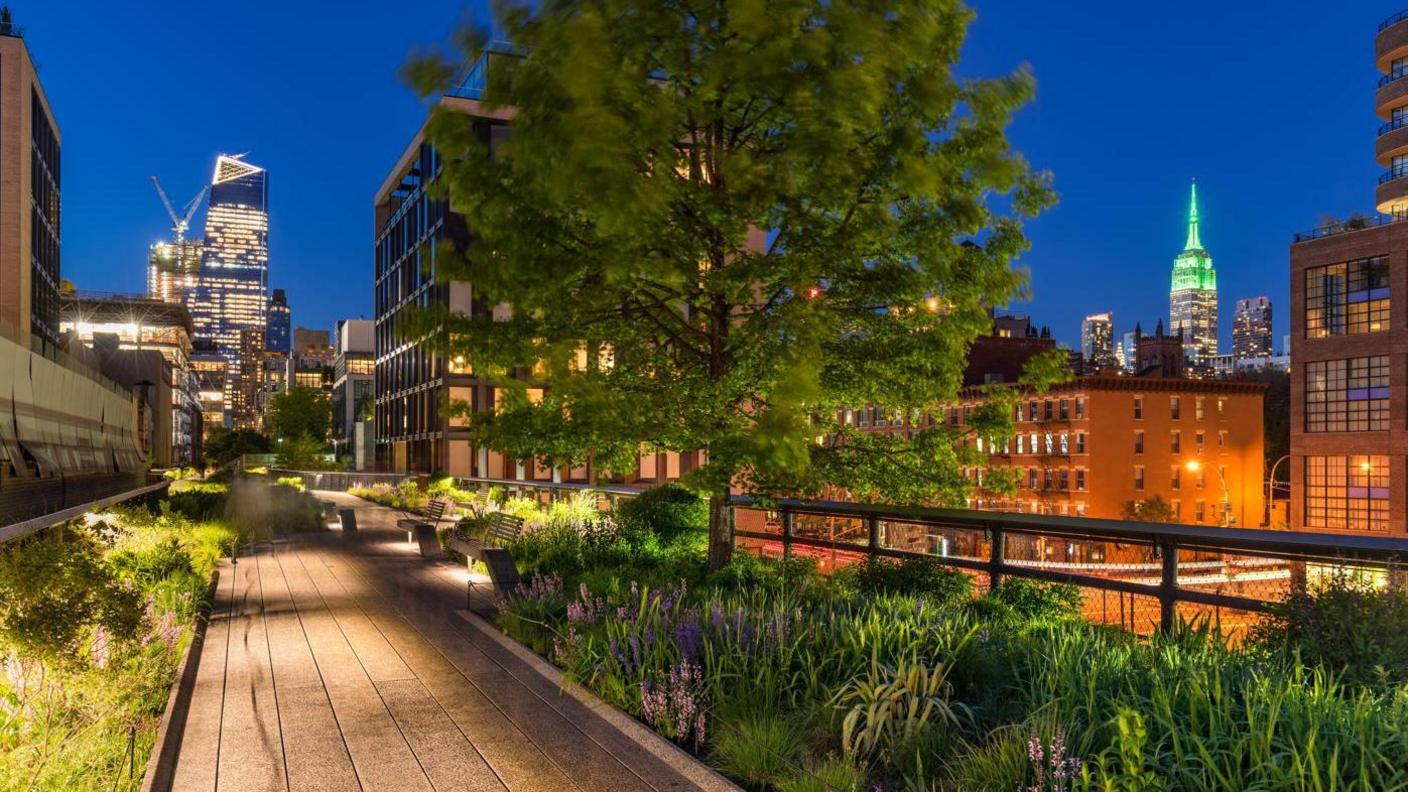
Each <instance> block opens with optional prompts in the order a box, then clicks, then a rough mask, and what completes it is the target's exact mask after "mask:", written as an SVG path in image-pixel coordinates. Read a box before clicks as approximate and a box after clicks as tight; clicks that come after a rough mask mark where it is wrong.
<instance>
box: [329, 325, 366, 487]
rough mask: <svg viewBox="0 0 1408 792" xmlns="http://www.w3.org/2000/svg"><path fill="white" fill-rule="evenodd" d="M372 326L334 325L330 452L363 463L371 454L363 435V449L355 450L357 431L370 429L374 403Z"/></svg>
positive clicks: (356, 446)
mask: <svg viewBox="0 0 1408 792" xmlns="http://www.w3.org/2000/svg"><path fill="white" fill-rule="evenodd" d="M374 328H375V323H374V322H372V321H371V320H369V319H345V320H342V321H340V322H338V323H337V356H336V357H335V358H334V359H333V375H332V376H333V379H332V420H333V438H332V443H333V451H334V453H335V454H336V455H337V456H338V457H339V458H340V457H344V456H351V457H353V459H354V461H355V460H357V459H361V460H363V462H364V463H365V461H366V460H367V458H368V457H369V455H370V453H371V452H372V451H373V450H374V449H372V448H371V447H370V445H369V444H368V443H367V440H370V439H371V437H370V436H368V435H366V434H363V443H362V444H363V446H365V447H364V448H358V442H357V438H358V432H357V428H358V426H359V425H360V424H363V423H365V424H367V428H368V429H370V428H371V424H372V421H371V417H370V413H371V410H372V408H373V406H374V404H375V401H376V355H375V352H374V346H375V345H374V341H373V336H374Z"/></svg>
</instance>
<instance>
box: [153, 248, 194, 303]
mask: <svg viewBox="0 0 1408 792" xmlns="http://www.w3.org/2000/svg"><path fill="white" fill-rule="evenodd" d="M202 247H203V246H202V245H201V242H200V240H199V239H182V240H180V241H176V242H157V243H155V244H153V245H152V246H151V249H150V250H149V251H148V253H147V296H148V297H151V298H152V299H154V300H161V301H162V302H169V303H184V302H185V295H186V292H188V291H191V290H193V289H194V288H195V287H196V279H197V278H199V277H200V257H201V248H202Z"/></svg>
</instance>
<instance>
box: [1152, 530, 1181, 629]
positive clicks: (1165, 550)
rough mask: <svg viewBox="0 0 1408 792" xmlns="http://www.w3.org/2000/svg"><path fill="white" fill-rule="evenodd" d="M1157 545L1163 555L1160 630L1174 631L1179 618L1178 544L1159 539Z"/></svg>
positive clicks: (1160, 582) (1160, 586) (1160, 581)
mask: <svg viewBox="0 0 1408 792" xmlns="http://www.w3.org/2000/svg"><path fill="white" fill-rule="evenodd" d="M1156 542H1157V544H1155V547H1156V548H1158V550H1159V554H1160V555H1161V556H1162V561H1163V564H1162V567H1161V569H1162V574H1161V575H1160V578H1159V631H1160V632H1163V633H1165V634H1167V633H1171V632H1173V627H1174V624H1175V623H1176V622H1177V620H1178V545H1176V544H1174V543H1173V541H1172V540H1169V539H1158V540H1156Z"/></svg>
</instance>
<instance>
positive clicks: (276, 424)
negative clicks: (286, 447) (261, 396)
mask: <svg viewBox="0 0 1408 792" xmlns="http://www.w3.org/2000/svg"><path fill="white" fill-rule="evenodd" d="M331 428H332V405H331V404H330V403H329V401H328V395H327V394H326V393H324V392H322V391H320V390H317V389H315V388H289V389H288V390H286V391H284V392H283V393H279V394H277V395H275V396H274V398H273V400H272V401H271V402H270V403H269V420H268V429H269V433H270V434H271V435H273V436H274V438H275V439H277V440H280V441H285V442H287V441H290V440H294V439H297V438H305V439H308V440H313V441H315V442H317V443H319V444H321V443H325V442H327V439H328V432H329V431H330V430H331Z"/></svg>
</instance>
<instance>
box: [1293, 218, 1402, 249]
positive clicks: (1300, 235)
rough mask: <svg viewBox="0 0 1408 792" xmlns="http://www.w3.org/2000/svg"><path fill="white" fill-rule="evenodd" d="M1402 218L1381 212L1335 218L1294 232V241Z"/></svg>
mask: <svg viewBox="0 0 1408 792" xmlns="http://www.w3.org/2000/svg"><path fill="white" fill-rule="evenodd" d="M1402 219H1403V218H1401V217H1395V216H1393V215H1384V214H1381V215H1375V216H1373V217H1366V216H1359V217H1351V218H1350V219H1348V220H1345V221H1339V220H1336V221H1335V222H1333V223H1326V224H1325V225H1322V226H1320V227H1318V228H1312V229H1311V230H1309V231H1298V232H1296V234H1295V241H1296V242H1308V241H1310V240H1312V239H1322V238H1324V237H1330V236H1336V235H1337V234H1346V233H1349V232H1350V231H1362V230H1364V229H1366V228H1374V227H1376V226H1381V225H1389V224H1391V223H1397V222H1399V221H1400V220H1402Z"/></svg>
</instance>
